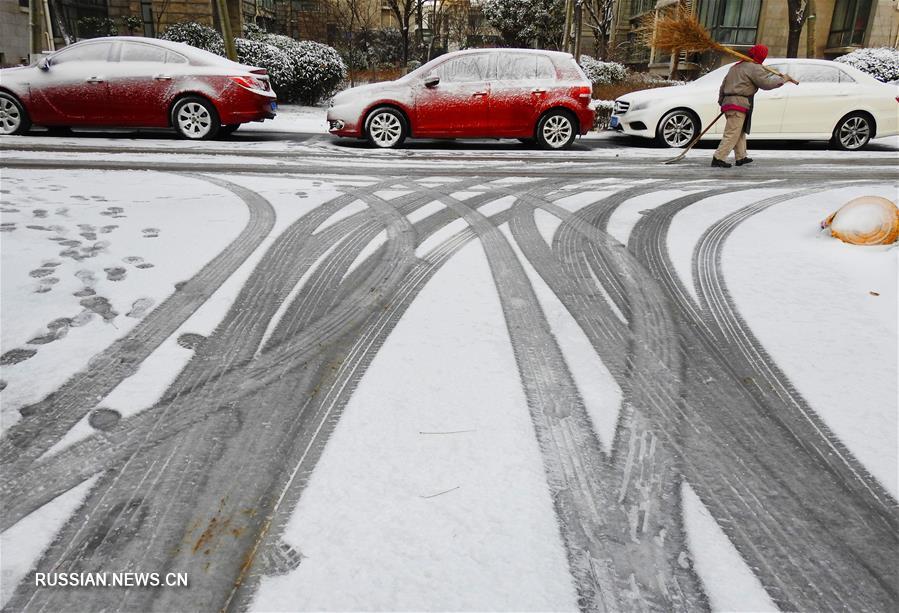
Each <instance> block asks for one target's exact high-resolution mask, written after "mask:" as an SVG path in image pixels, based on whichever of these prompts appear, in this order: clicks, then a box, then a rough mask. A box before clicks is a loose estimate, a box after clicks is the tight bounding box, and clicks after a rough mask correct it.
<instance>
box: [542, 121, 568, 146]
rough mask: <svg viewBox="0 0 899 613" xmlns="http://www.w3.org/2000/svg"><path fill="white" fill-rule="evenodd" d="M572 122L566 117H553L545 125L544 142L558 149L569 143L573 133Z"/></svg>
mask: <svg viewBox="0 0 899 613" xmlns="http://www.w3.org/2000/svg"><path fill="white" fill-rule="evenodd" d="M572 131H573V130H572V127H571V121H569V119H568V118H567V117H565V116H564V115H553V116H552V117H550V118H549V119H548V120H547V121H546V123H545V124H543V140H545V141H546V142H547V143H548V144H549V146H550V147H552V148H553V149H558V148H559V147H562V146H564V145H565V143H567V142H568V139H569V138H571V133H572Z"/></svg>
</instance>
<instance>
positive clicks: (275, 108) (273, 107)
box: [271, 102, 278, 111]
mask: <svg viewBox="0 0 899 613" xmlns="http://www.w3.org/2000/svg"><path fill="white" fill-rule="evenodd" d="M271 104H272V110H273V111H277V110H278V103H277V102H272V103H271Z"/></svg>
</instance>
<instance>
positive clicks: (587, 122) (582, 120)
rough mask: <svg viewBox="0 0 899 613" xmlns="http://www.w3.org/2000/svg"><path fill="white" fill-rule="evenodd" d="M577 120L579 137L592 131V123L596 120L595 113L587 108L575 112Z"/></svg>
mask: <svg viewBox="0 0 899 613" xmlns="http://www.w3.org/2000/svg"><path fill="white" fill-rule="evenodd" d="M577 120H578V124H579V125H580V133H581V136H583V135H584V134H586V133H587V132H589V131H590V130H592V129H593V122H594V121H595V120H596V113H595V112H594V111H593V109H591V108H589V107H587V108H582V109H580V110H578V111H577Z"/></svg>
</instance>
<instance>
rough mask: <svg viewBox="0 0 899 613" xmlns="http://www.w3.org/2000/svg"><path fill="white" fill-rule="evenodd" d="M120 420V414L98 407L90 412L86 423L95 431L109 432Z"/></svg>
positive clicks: (113, 410)
mask: <svg viewBox="0 0 899 613" xmlns="http://www.w3.org/2000/svg"><path fill="white" fill-rule="evenodd" d="M120 419H122V414H121V413H119V412H118V411H116V410H115V409H107V408H106V407H99V408H96V409H94V410H93V411H91V412H90V414H89V415H88V416H87V423H89V424H90V425H91V427H93V428H96V429H97V430H111V429H112V428H114V427H115V425H116V424H117V423H119V420H120Z"/></svg>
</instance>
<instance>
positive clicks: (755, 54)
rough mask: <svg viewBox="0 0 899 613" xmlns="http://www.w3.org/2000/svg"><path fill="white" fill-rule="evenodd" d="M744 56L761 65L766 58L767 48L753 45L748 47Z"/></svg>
mask: <svg viewBox="0 0 899 613" xmlns="http://www.w3.org/2000/svg"><path fill="white" fill-rule="evenodd" d="M746 55H748V56H749V57H751V58H752V59H754V60H755V61H756V63H758V64H761V63H762V62H764V61H765V58H767V57H768V47H766V46H765V45H754V46H752V47H750V49H749V51H748V52H747V53H746Z"/></svg>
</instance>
